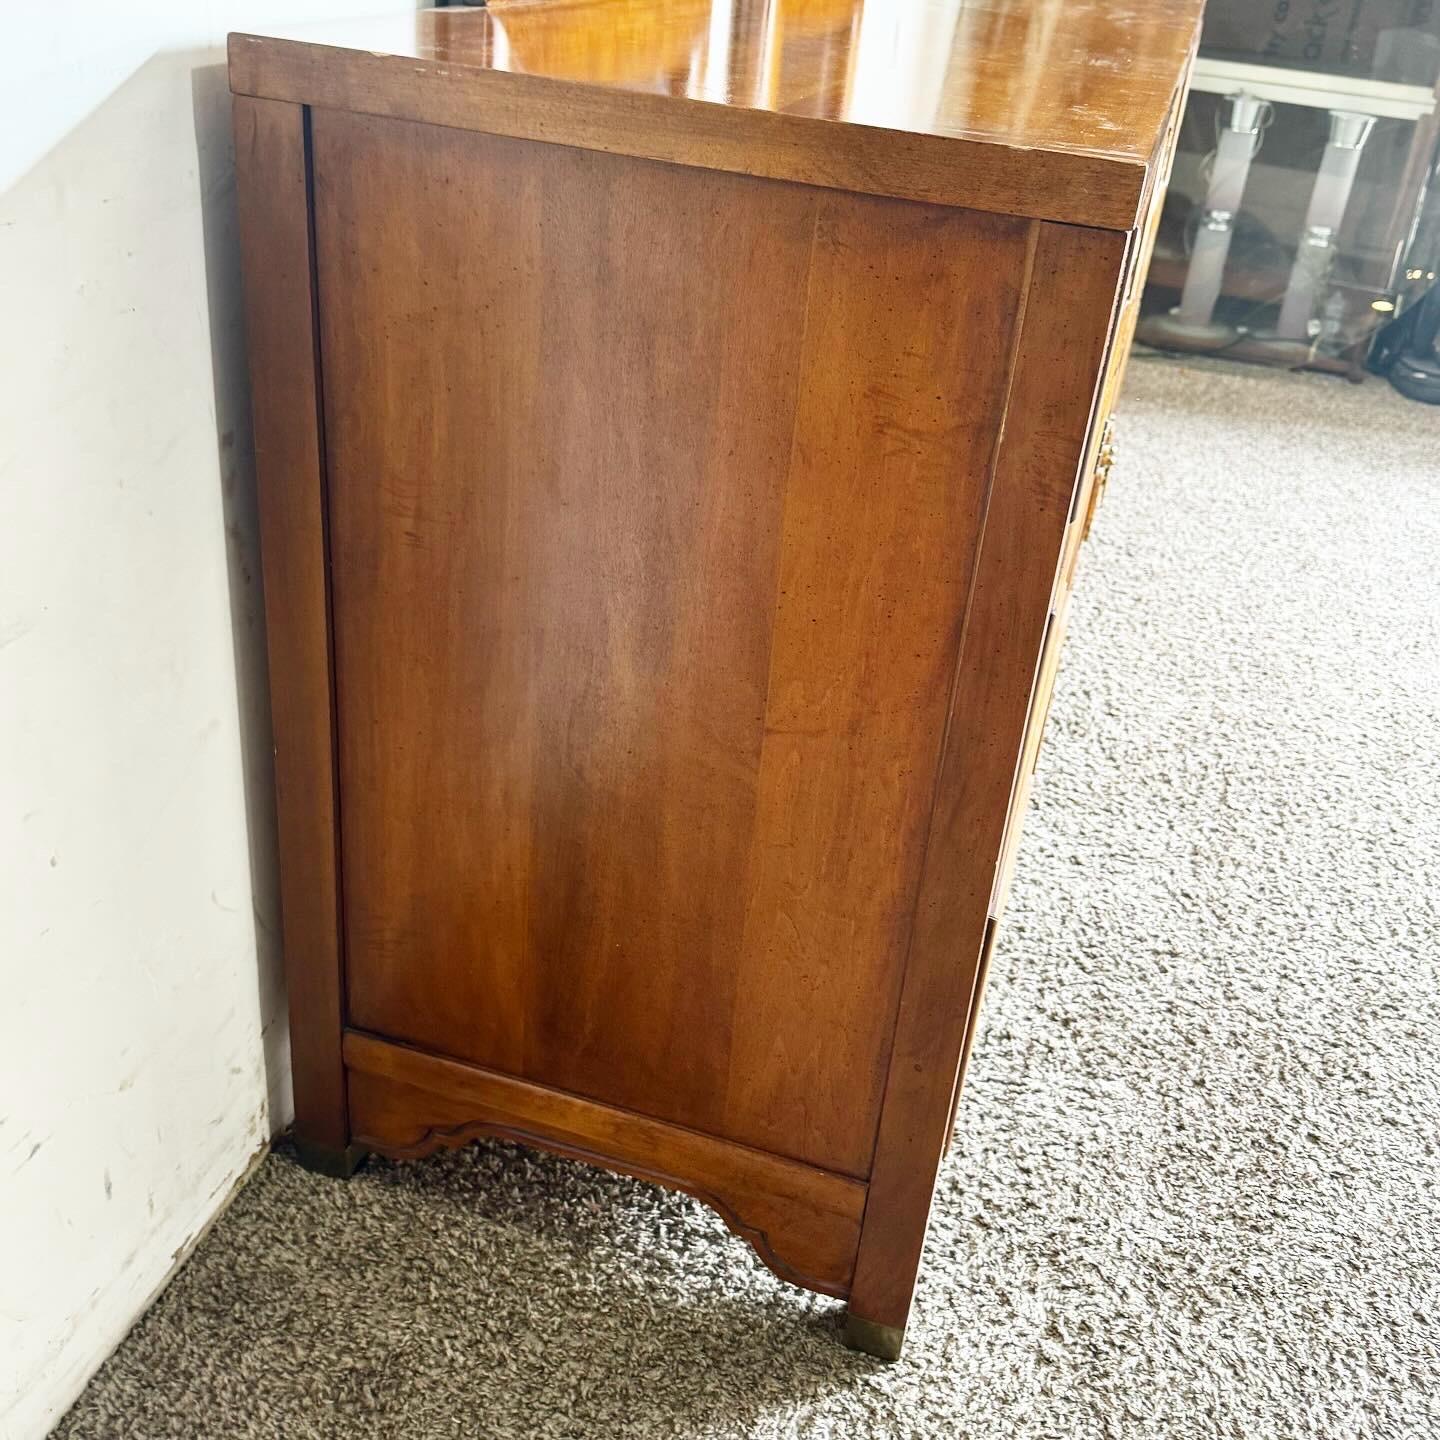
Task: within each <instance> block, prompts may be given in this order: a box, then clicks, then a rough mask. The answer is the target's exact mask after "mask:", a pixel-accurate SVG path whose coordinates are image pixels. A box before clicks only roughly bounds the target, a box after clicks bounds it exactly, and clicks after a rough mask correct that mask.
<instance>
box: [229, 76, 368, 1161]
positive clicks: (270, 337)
mask: <svg viewBox="0 0 1440 1440" xmlns="http://www.w3.org/2000/svg"><path fill="white" fill-rule="evenodd" d="M234 128H235V167H236V172H237V175H238V181H239V186H240V191H241V194H242V195H243V197H244V203H243V204H242V205H241V207H240V246H241V257H242V264H243V266H244V273H245V299H246V311H245V330H246V340H247V342H248V344H249V349H250V375H251V409H252V413H253V424H254V429H255V460H256V468H257V470H258V478H259V486H260V538H261V547H262V565H263V571H264V580H265V608H266V613H267V615H268V617H269V625H268V628H267V643H268V646H269V666H270V705H271V710H272V714H273V717H274V725H275V798H276V812H277V819H278V824H279V847H280V905H281V925H282V927H283V931H284V934H283V939H284V953H285V979H286V984H287V987H288V990H289V997H290V1054H291V1064H292V1067H293V1070H294V1077H295V1121H296V1125H297V1128H298V1129H299V1131H300V1133H301V1134H302V1135H303V1137H304V1141H305V1146H306V1154H307V1156H308V1157H309V1158H310V1160H311V1162H312V1163H313V1164H314V1165H315V1166H316V1168H320V1169H329V1170H334V1171H344V1170H346V1169H349V1168H353V1165H354V1158H355V1157H354V1155H353V1154H347V1149H348V1147H349V1144H350V1127H349V1121H348V1118H347V1115H346V1109H345V1074H344V1067H343V1065H342V1062H341V1058H340V1026H341V1022H342V1011H343V1007H342V998H341V984H342V982H341V944H340V917H339V906H340V899H339V876H338V866H337V854H336V847H337V841H338V828H337V823H336V821H337V812H336V805H337V787H336V778H335V737H334V728H333V717H334V711H333V691H332V682H333V677H332V669H331V656H330V593H329V573H328V572H329V567H328V560H327V551H326V538H325V529H326V513H325V454H324V442H323V431H322V428H321V422H320V398H319V393H318V384H319V373H318V366H317V363H316V359H317V357H316V349H315V344H316V330H315V291H314V283H313V275H312V267H311V244H310V225H309V202H308V199H307V196H308V191H309V176H308V167H309V157H308V143H307V139H306V133H305V128H306V117H305V111H304V110H303V109H302V108H301V107H300V106H299V105H288V104H284V103H282V102H280V101H276V100H252V99H248V98H245V97H243V96H237V97H236V99H235V108H234Z"/></svg>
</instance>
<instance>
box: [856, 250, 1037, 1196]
mask: <svg viewBox="0 0 1440 1440" xmlns="http://www.w3.org/2000/svg"><path fill="white" fill-rule="evenodd" d="M1039 236H1040V224H1039V222H1038V221H1032V222H1031V224H1030V228H1029V232H1028V234H1027V235H1026V237H1025V262H1024V268H1023V270H1022V272H1021V278H1020V303H1019V305H1018V306H1017V307H1016V310H1015V319H1014V321H1013V322H1012V324H1011V328H1010V348H1009V353H1008V354H1007V355H1006V358H1005V404H1004V408H1003V409H1002V411H1001V414H1000V425H999V427H998V429H997V430H996V432H995V441H994V444H993V445H992V446H991V448H990V462H989V466H988V470H987V474H986V477H985V500H984V503H983V505H982V507H981V512H980V524H979V525H978V526H977V527H976V529H975V546H974V551H973V554H972V556H971V560H970V584H969V586H968V588H967V589H966V592H965V616H964V618H963V619H962V620H961V622H960V632H959V635H958V637H957V639H956V642H955V658H954V661H953V664H952V667H951V672H950V686H949V691H948V694H947V696H946V701H945V723H944V724H943V725H942V726H941V729H940V740H939V744H938V746H937V748H936V755H935V769H934V779H933V781H932V782H931V787H930V805H929V813H928V816H927V818H926V822H925V841H924V845H923V846H922V848H921V852H920V863H919V865H918V866H917V868H916V874H915V894H914V897H913V899H912V901H911V905H910V921H909V924H908V925H907V927H906V934H907V936H908V937H909V939H908V940H907V942H906V947H905V959H904V963H903V964H902V966H901V970H900V994H902V995H903V994H904V992H905V978H906V975H907V973H908V972H909V969H910V955H911V945H912V944H913V941H914V935H915V917H916V914H917V912H918V910H919V908H920V896H921V893H922V891H923V889H924V883H925V862H926V859H927V857H928V854H929V850H930V839H931V836H932V834H933V831H934V825H935V812H936V808H937V806H938V805H939V803H940V785H941V780H942V778H943V776H944V770H945V764H944V761H945V749H946V746H947V745H948V744H949V742H950V729H951V726H952V725H953V724H954V723H955V696H956V690H957V688H958V686H959V684H960V659H961V656H962V655H963V654H964V653H965V640H966V636H967V635H968V634H969V630H970V614H971V609H972V607H973V604H974V600H975V586H976V583H977V580H978V578H979V574H980V563H979V561H980V553H981V551H982V549H983V548H984V545H985V524H986V521H987V520H988V519H989V516H990V499H991V495H992V493H993V491H994V486H995V471H996V467H997V466H998V464H999V461H1000V449H1001V445H1002V444H1003V443H1004V439H1005V422H1006V420H1007V419H1008V417H1009V414H1010V400H1011V394H1012V391H1013V388H1014V383H1015V363H1016V360H1017V358H1018V356H1019V353H1020V336H1021V334H1022V333H1023V332H1024V329H1025V314H1026V308H1027V306H1028V304H1029V300H1030V278H1031V275H1032V273H1033V271H1034V268H1035V248H1036V244H1037V243H1038V240H1039ZM896 1018H897V1021H898V1018H899V1009H898V1007H897V1010H896ZM893 1053H894V1035H893V1034H892V1035H891V1046H890V1048H889V1049H887V1051H886V1054H885V1085H884V1088H883V1089H882V1090H881V1092H880V1107H879V1109H878V1110H877V1111H876V1115H875V1132H874V1135H873V1137H872V1139H871V1142H870V1161H871V1168H872V1170H873V1167H874V1161H875V1151H876V1148H877V1146H878V1145H879V1143H880V1125H881V1121H882V1120H883V1118H884V1115H885V1100H886V1097H887V1095H888V1093H889V1090H890V1062H891V1059H892V1058H893Z"/></svg>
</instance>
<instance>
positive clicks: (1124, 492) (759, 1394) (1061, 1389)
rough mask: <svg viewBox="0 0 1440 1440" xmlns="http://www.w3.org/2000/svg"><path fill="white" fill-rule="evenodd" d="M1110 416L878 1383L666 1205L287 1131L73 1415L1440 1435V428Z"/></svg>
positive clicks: (566, 1181) (829, 1331) (353, 1435)
mask: <svg viewBox="0 0 1440 1440" xmlns="http://www.w3.org/2000/svg"><path fill="white" fill-rule="evenodd" d="M1119 426H1120V437H1121V438H1120V445H1121V448H1120V460H1119V464H1118V466H1117V471H1116V475H1115V478H1114V481H1113V483H1112V484H1111V487H1110V492H1111V493H1110V497H1109V500H1108V502H1107V504H1106V505H1105V507H1104V508H1103V509H1102V511H1101V513H1100V517H1099V519H1098V521H1097V524H1096V528H1095V534H1094V540H1093V543H1092V545H1091V547H1090V550H1089V552H1088V553H1087V554H1086V556H1085V557H1084V560H1083V563H1082V569H1081V574H1080V584H1079V590H1078V593H1077V596H1076V600H1075V605H1074V616H1073V623H1072V627H1071V634H1070V641H1069V648H1068V653H1067V658H1066V661H1065V665H1064V668H1063V671H1062V673H1061V678H1060V684H1059V690H1058V693H1057V696H1056V699H1055V704H1054V710H1053V716H1052V720H1051V733H1050V735H1049V738H1048V739H1047V742H1046V745H1045V749H1044V753H1043V755H1042V759H1041V766H1040V775H1039V782H1038V786H1037V793H1036V796H1035V807H1034V811H1033V813H1032V815H1031V817H1030V822H1029V825H1028V828H1027V831H1026V837H1025V842H1024V848H1023V852H1022V856H1021V862H1020V868H1019V877H1018V880H1017V883H1016V887H1015V892H1014V896H1013V899H1012V903H1011V911H1010V915H1009V917H1008V924H1007V928H1006V929H1005V932H1004V941H1003V945H1002V947H1001V953H1000V955H999V960H998V964H997V968H996V973H995V975H994V978H993V981H992V985H991V990H990V996H989V1003H988V1007H987V1018H986V1021H985V1024H984V1027H983V1030H982V1033H981V1038H980V1042H979V1047H978V1050H977V1052H976V1055H975V1060H974V1064H973V1067H972V1072H971V1073H972V1078H971V1081H970V1086H969V1090H968V1093H967V1095H966V1100H965V1104H964V1107H963V1110H962V1115H961V1123H960V1133H959V1136H958V1139H957V1143H956V1146H955V1149H954V1151H953V1153H952V1156H951V1159H950V1161H949V1164H948V1165H947V1167H946V1170H945V1173H944V1175H943V1177H942V1182H941V1186H940V1193H939V1197H938V1200H937V1208H936V1215H935V1220H934V1224H933V1226H932V1230H931V1236H930V1245H929V1251H928V1257H929V1258H928V1269H927V1273H926V1275H925V1277H924V1282H923V1287H922V1290H921V1294H920V1300H919V1306H918V1311H917V1314H916V1316H915V1319H914V1322H913V1324H912V1327H911V1335H910V1339H909V1344H908V1347H907V1350H906V1356H905V1359H904V1360H903V1361H902V1362H901V1363H900V1364H899V1365H897V1366H893V1367H886V1366H883V1365H879V1364H877V1363H875V1362H872V1361H868V1360H866V1359H864V1358H862V1357H858V1356H855V1355H852V1354H849V1353H847V1352H846V1351H844V1350H843V1349H841V1348H840V1346H839V1344H838V1342H837V1339H836V1322H837V1318H838V1317H837V1307H835V1306H834V1305H833V1304H832V1303H831V1302H829V1301H823V1300H817V1299H814V1298H811V1297H808V1296H806V1295H804V1294H801V1293H800V1292H799V1291H797V1290H794V1289H792V1288H790V1287H789V1286H787V1285H784V1284H783V1283H781V1282H780V1281H778V1280H776V1279H775V1278H774V1277H773V1276H771V1275H770V1273H769V1272H768V1271H766V1270H765V1269H764V1268H762V1267H761V1265H760V1264H759V1263H758V1262H757V1261H756V1260H755V1259H754V1258H753V1257H752V1255H751V1254H750V1251H749V1250H748V1249H747V1247H746V1246H745V1245H744V1244H743V1243H741V1242H740V1241H738V1240H736V1239H733V1238H732V1237H731V1236H729V1235H728V1234H727V1232H726V1231H725V1229H724V1228H723V1226H722V1225H721V1224H720V1222H719V1221H718V1220H717V1219H716V1218H715V1217H714V1216H713V1215H711V1214H710V1213H708V1212H707V1211H706V1210H705V1209H703V1208H702V1207H701V1206H700V1205H698V1204H695V1203H692V1202H691V1201H689V1200H688V1199H685V1198H683V1197H678V1196H673V1195H668V1194H665V1193H663V1192H661V1191H659V1190H656V1189H653V1188H650V1187H648V1186H646V1185H642V1184H638V1183H634V1182H631V1181H628V1180H623V1179H617V1178H614V1177H611V1176H608V1175H605V1174H602V1173H599V1172H597V1171H593V1170H588V1169H585V1168H582V1167H580V1166H578V1165H572V1164H568V1163H565V1162H562V1161H559V1160H553V1159H548V1158H543V1157H537V1156H535V1155H531V1154H527V1153H525V1152H523V1151H521V1150H518V1149H515V1148H513V1147H510V1146H506V1145H500V1144H486V1145H480V1146H476V1147H472V1148H471V1149H469V1150H466V1151H464V1152H462V1153H458V1154H454V1155H448V1156H441V1157H438V1158H436V1159H433V1160H430V1161H426V1162H423V1163H417V1164H407V1165H390V1164H384V1163H373V1162H372V1164H371V1165H370V1167H369V1168H367V1169H366V1170H365V1171H364V1172H362V1174H360V1175H359V1176H358V1177H357V1178H356V1179H355V1180H354V1181H353V1182H351V1183H350V1184H349V1185H345V1184H341V1183H337V1182H332V1181H326V1180H323V1179H319V1178H316V1177H314V1176H311V1175H308V1174H306V1173H304V1172H302V1171H301V1170H299V1169H298V1168H297V1167H296V1166H295V1164H294V1163H293V1162H292V1161H291V1159H290V1158H289V1156H288V1155H287V1154H286V1153H285V1152H284V1150H283V1149H281V1150H280V1151H279V1152H278V1153H276V1154H274V1155H273V1156H271V1158H270V1159H269V1160H267V1161H266V1162H265V1164H264V1165H263V1167H262V1168H261V1169H260V1171H259V1172H258V1174H257V1175H256V1176H255V1178H254V1180H253V1181H252V1182H251V1184H250V1185H249V1186H248V1188H247V1189H246V1190H245V1191H244V1192H243V1193H242V1194H241V1195H240V1197H239V1198H238V1200H237V1201H236V1203H235V1204H234V1206H233V1208H232V1209H231V1210H230V1211H229V1213H228V1214H227V1215H226V1216H225V1217H224V1219H223V1220H222V1221H221V1223H220V1224H219V1225H218V1227H217V1228H216V1229H215V1230H214V1231H213V1232H212V1233H211V1235H210V1236H209V1238H208V1239H207V1240H206V1241H205V1243H204V1244H203V1245H202V1246H201V1248H200V1249H199V1250H198V1251H197V1253H196V1254H195V1255H194V1257H193V1258H192V1259H191V1260H190V1262H189V1263H188V1264H187V1265H186V1266H185V1267H184V1269H183V1271H182V1272H181V1273H180V1275H179V1276H178V1277H177V1278H176V1280H175V1281H174V1282H173V1284H172V1285H171V1286H170V1287H169V1289H168V1290H167V1292H166V1293H165V1294H164V1295H163V1296H162V1297H161V1299H160V1300H159V1301H158V1302H157V1303H156V1305H155V1306H154V1307H153V1309H152V1310H151V1311H150V1313H149V1314H148V1315H146V1316H145V1318H144V1319H143V1320H142V1321H141V1322H140V1323H139V1325H137V1327H136V1328H135V1331H134V1333H133V1334H132V1335H131V1336H130V1338H129V1339H128V1340H127V1341H126V1342H125V1344H124V1345H123V1346H122V1347H121V1348H120V1350H119V1351H118V1353H117V1354H116V1355H115V1356H114V1357H113V1359H111V1360H110V1362H109V1363H108V1364H107V1365H106V1366H105V1367H104V1369H103V1370H102V1371H101V1372H100V1373H99V1374H98V1375H97V1377H96V1378H95V1380H94V1381H93V1382H92V1384H91V1385H90V1387H89V1389H88V1390H87V1391H86V1392H85V1394H84V1396H83V1397H82V1398H81V1400H80V1401H79V1403H78V1404H77V1405H76V1406H75V1408H74V1409H73V1411H72V1412H71V1414H70V1415H69V1417H68V1418H67V1419H66V1420H65V1421H64V1422H63V1423H62V1424H61V1426H60V1428H59V1430H58V1431H57V1434H58V1435H60V1436H63V1437H66V1440H80V1437H93V1440H124V1437H135V1440H141V1437H143V1440H153V1437H160V1436H182V1437H199V1440H211V1437H213V1440H222V1437H231V1436H234V1437H241V1436H243V1437H256V1440H259V1437H264V1440H272V1437H284V1440H302V1437H312V1436H313V1437H331V1436H335V1437H339V1436H345V1437H349V1440H357V1437H371V1436H374V1437H397V1440H440V1437H467V1440H470V1437H474V1440H490V1437H495V1440H502V1437H517V1440H518V1437H525V1440H530V1437H577V1440H579V1437H585V1440H590V1437H607V1440H608V1437H617V1440H618V1437H642V1436H643V1437H661V1436H664V1437H699V1436H716V1437H718V1436H759V1437H782V1436H785V1437H801V1436H804V1437H810V1436H844V1437H847V1440H855V1437H858V1440H868V1437H890V1436H902V1437H911V1436H913V1437H925V1440H929V1437H947V1440H951V1437H953V1440H960V1437H977V1440H979V1437H985V1440H995V1437H1017V1440H1018V1437H1025V1440H1042V1437H1055V1440H1061V1437H1064V1440H1070V1437H1125V1440H1130V1437H1136V1440H1140V1437H1154V1440H1220V1437H1235V1440H1302V1437H1324V1440H1370V1437H1374V1440H1427V1437H1434V1436H1436V1435H1440V1353H1437V1352H1440V1331H1437V1327H1440V1284H1437V1257H1440V1157H1437V1147H1440V990H1437V981H1440V862H1437V855H1440V665H1437V656H1440V412H1437V411H1434V410H1429V409H1426V408H1424V407H1421V406H1416V405H1412V404H1409V403H1407V402H1405V401H1403V400H1401V399H1399V398H1398V397H1397V396H1395V395H1393V394H1392V393H1391V392H1390V391H1389V389H1388V388H1387V387H1386V386H1385V385H1383V384H1382V383H1381V382H1378V381H1370V382H1369V383H1367V384H1366V385H1365V386H1363V387H1361V388H1359V389H1355V388H1350V387H1348V386H1346V385H1344V384H1343V383H1340V382H1337V381H1334V380H1327V379H1321V378H1315V377H1294V376H1284V375H1273V374H1264V373H1256V372H1252V371H1241V370H1238V369H1232V370H1221V369H1219V368H1214V369H1203V368H1195V367H1193V366H1182V365H1179V364H1177V363H1175V362H1173V361H1166V360H1160V359H1157V358H1153V357H1139V358H1137V359H1136V361H1135V362H1134V364H1133V365H1132V369H1131V378H1130V382H1129V387H1128V392H1127V394H1126V396H1125V401H1124V405H1123V408H1122V411H1121V415H1120V419H1119Z"/></svg>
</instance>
